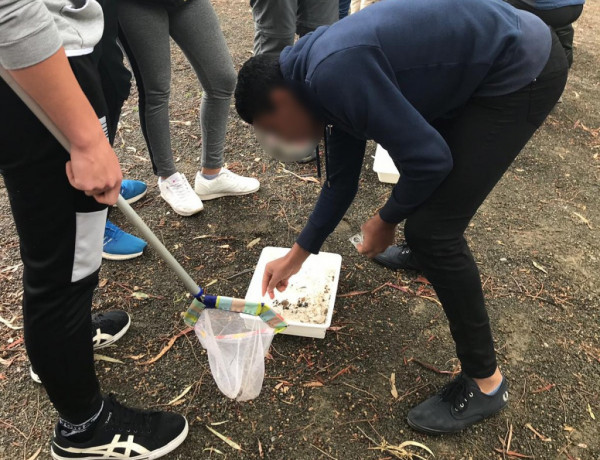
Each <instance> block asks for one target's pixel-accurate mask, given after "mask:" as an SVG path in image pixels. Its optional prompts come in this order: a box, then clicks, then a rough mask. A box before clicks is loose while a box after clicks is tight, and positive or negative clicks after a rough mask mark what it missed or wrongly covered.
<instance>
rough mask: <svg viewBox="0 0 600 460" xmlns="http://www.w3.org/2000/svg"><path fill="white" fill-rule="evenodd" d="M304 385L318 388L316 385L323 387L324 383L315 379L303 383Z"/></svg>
mask: <svg viewBox="0 0 600 460" xmlns="http://www.w3.org/2000/svg"><path fill="white" fill-rule="evenodd" d="M302 386H303V387H306V388H316V387H322V386H323V384H322V383H321V382H319V381H316V380H315V381H314V382H306V383H303V384H302Z"/></svg>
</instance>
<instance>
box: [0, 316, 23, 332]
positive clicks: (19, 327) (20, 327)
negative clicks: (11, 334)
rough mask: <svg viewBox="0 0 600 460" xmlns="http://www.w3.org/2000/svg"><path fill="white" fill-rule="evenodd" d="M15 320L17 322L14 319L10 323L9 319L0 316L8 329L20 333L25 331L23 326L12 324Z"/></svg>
mask: <svg viewBox="0 0 600 460" xmlns="http://www.w3.org/2000/svg"><path fill="white" fill-rule="evenodd" d="M14 320H15V318H14V317H13V318H12V319H11V320H10V321H9V320H7V319H4V318H2V316H0V323H2V324H4V325H5V326H6V327H7V328H9V329H12V330H13V331H18V330H20V329H23V326H15V325H14V324H13V323H12V322H13V321H14Z"/></svg>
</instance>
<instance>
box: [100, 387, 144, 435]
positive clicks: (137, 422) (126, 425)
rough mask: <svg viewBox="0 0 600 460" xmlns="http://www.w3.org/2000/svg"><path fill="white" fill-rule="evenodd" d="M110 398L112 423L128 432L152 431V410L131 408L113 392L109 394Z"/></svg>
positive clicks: (119, 429) (118, 428)
mask: <svg viewBox="0 0 600 460" xmlns="http://www.w3.org/2000/svg"><path fill="white" fill-rule="evenodd" d="M108 399H109V401H110V404H111V405H112V409H111V410H112V415H113V416H112V418H111V420H110V424H111V425H112V426H113V427H115V428H116V429H117V430H118V431H121V430H123V431H126V432H128V433H146V434H148V433H150V418H151V414H152V413H151V412H148V411H141V410H135V409H130V408H129V407H127V406H124V405H123V404H121V403H120V402H119V401H117V400H116V398H115V397H114V395H113V394H109V395H108Z"/></svg>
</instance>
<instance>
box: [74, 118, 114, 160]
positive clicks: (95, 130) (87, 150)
mask: <svg viewBox="0 0 600 460" xmlns="http://www.w3.org/2000/svg"><path fill="white" fill-rule="evenodd" d="M104 142H108V139H107V138H106V135H105V134H104V131H103V129H102V126H101V125H100V124H98V125H97V126H96V125H94V126H90V127H88V128H87V129H81V130H80V131H79V132H78V133H77V134H75V135H73V136H71V138H70V139H69V143H70V144H71V152H70V153H71V154H73V153H75V154H79V155H81V154H93V153H95V152H97V151H98V147H99V146H102V145H103V144H104Z"/></svg>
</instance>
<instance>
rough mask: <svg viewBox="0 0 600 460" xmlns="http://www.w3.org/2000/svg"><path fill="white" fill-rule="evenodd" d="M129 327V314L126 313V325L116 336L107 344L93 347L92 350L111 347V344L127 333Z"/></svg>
mask: <svg viewBox="0 0 600 460" xmlns="http://www.w3.org/2000/svg"><path fill="white" fill-rule="evenodd" d="M130 326H131V316H129V313H127V324H126V325H125V326H124V327H123V329H121V330H120V331H119V332H118V333H117V334H116V335H113V338H112V340H109V341H108V342H105V343H103V344H102V345H96V346H94V350H102V349H103V348H106V347H108V346H109V345H112V344H113V343H115V342H117V341H118V340H120V339H121V338H122V337H123V336H124V335H125V334H126V333H127V331H128V330H129V327H130Z"/></svg>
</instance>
